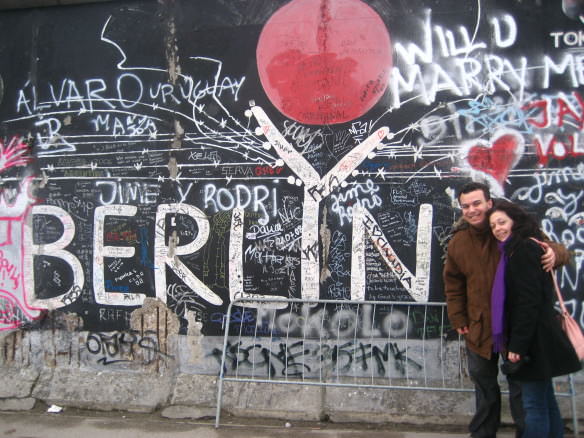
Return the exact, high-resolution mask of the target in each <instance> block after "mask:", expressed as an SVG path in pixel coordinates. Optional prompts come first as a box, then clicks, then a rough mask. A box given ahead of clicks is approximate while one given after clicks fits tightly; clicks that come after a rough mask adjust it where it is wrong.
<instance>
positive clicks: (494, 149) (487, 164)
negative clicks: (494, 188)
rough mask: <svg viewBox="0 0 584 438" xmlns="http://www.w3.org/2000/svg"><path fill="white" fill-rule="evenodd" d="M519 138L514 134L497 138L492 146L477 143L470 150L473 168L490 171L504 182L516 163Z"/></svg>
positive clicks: (469, 156) (470, 160) (499, 180)
mask: <svg viewBox="0 0 584 438" xmlns="http://www.w3.org/2000/svg"><path fill="white" fill-rule="evenodd" d="M518 145H519V140H518V139H517V137H516V136H515V135H513V134H504V135H502V136H500V137H499V138H497V139H496V140H495V141H494V142H493V144H492V145H491V147H487V146H480V145H476V146H473V147H471V148H470V150H469V151H468V156H467V160H468V163H469V164H470V165H471V167H472V168H473V169H476V170H480V171H481V172H485V173H488V174H489V175H491V176H493V177H494V178H495V179H496V180H497V181H498V182H499V184H501V185H502V184H503V183H504V182H505V180H506V179H507V175H509V170H511V168H512V167H513V165H514V161H515V157H516V154H517V146H518Z"/></svg>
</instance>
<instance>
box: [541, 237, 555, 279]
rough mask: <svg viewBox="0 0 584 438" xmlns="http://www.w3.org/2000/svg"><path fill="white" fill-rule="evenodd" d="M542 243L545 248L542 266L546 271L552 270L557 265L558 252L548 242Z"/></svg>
mask: <svg viewBox="0 0 584 438" xmlns="http://www.w3.org/2000/svg"><path fill="white" fill-rule="evenodd" d="M540 245H541V246H542V247H543V248H544V249H545V253H544V254H543V255H542V256H541V266H542V268H543V270H544V271H546V272H550V271H551V270H552V269H553V268H554V266H555V265H556V253H555V252H554V250H553V249H552V248H551V247H550V246H549V245H548V244H547V243H545V242H540Z"/></svg>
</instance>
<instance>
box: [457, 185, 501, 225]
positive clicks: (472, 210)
mask: <svg viewBox="0 0 584 438" xmlns="http://www.w3.org/2000/svg"><path fill="white" fill-rule="evenodd" d="M492 206H493V201H492V200H490V199H489V200H488V201H487V200H486V199H485V194H484V193H483V191H482V190H475V191H474V192H470V193H463V194H462V195H460V208H462V217H463V218H464V220H465V221H467V222H468V223H469V225H471V226H473V227H476V228H484V227H486V226H487V217H486V214H485V213H486V212H487V210H488V209H489V208H491V207H492Z"/></svg>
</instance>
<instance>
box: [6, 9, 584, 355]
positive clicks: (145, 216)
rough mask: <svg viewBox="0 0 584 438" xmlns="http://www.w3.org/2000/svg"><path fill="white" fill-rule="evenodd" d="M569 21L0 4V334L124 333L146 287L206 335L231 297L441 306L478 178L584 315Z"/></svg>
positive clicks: (581, 122)
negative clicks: (536, 237)
mask: <svg viewBox="0 0 584 438" xmlns="http://www.w3.org/2000/svg"><path fill="white" fill-rule="evenodd" d="M583 23H584V4H583V2H581V1H576V0H572V1H569V0H563V1H560V0H554V1H541V0H523V1H518V0H513V1H510V0H500V1H498V0H473V1H465V2H461V1H460V0H438V1H437V0H433V1H422V0H411V1H407V2H403V1H382V0H366V1H360V0H291V1H283V0H278V1H274V0H250V1H232V0H228V1H227V0H225V1H217V0H213V1H204V0H200V1H199V0H198V1H178V0H176V1H174V2H170V1H168V2H167V1H161V2H154V1H120V2H111V3H99V4H92V5H83V6H71V7H59V8H45V9H42V10H41V9H29V10H15V11H5V12H3V13H1V14H0V29H2V36H0V172H1V173H0V177H1V180H0V181H1V184H2V189H3V191H2V197H1V199H0V201H1V205H0V258H1V260H0V330H1V331H9V330H14V329H16V328H26V327H33V328H34V327H36V326H38V325H40V324H42V320H43V318H45V317H46V316H47V315H48V314H50V313H51V312H53V311H55V310H58V311H60V312H63V313H66V314H70V315H74V316H75V317H76V318H79V324H80V327H82V328H83V329H84V330H88V331H92V332H104V333H105V332H112V331H120V333H121V332H122V331H124V330H128V329H129V328H130V326H131V322H130V320H131V316H132V314H133V312H135V311H136V310H139V309H141V307H142V305H143V304H144V302H145V299H147V298H156V299H158V300H159V301H160V302H162V303H163V304H165V305H166V307H167V308H168V309H169V311H170V312H171V313H173V314H174V315H176V317H177V318H178V321H179V329H178V330H179V333H182V334H186V333H187V331H188V330H189V326H190V325H192V324H194V323H195V322H199V323H201V327H202V333H203V334H204V335H207V336H213V335H219V334H221V331H222V321H223V318H224V315H225V312H226V310H227V307H228V305H229V303H230V302H231V301H232V300H233V299H234V298H236V297H271V296H282V297H292V298H302V299H318V298H320V299H335V300H392V301H404V302H410V301H418V302H424V301H443V286H442V280H441V272H442V264H443V257H444V252H445V249H446V245H447V241H448V237H449V235H450V232H451V230H452V226H453V222H454V221H455V219H456V218H457V217H458V215H459V212H458V211H457V210H456V208H457V203H456V202H455V197H454V190H455V189H456V188H457V187H460V185H461V184H462V183H464V182H467V181H469V180H470V179H474V180H479V181H485V182H487V183H488V184H489V186H490V188H491V191H492V193H493V194H494V195H495V196H498V197H506V198H508V199H511V200H513V201H517V202H519V203H520V204H522V205H523V206H524V207H526V208H527V209H529V210H530V211H532V212H534V213H535V214H537V216H538V217H539V219H540V220H541V225H542V227H543V229H544V230H545V231H546V233H547V234H548V235H549V236H550V237H551V238H552V239H555V240H557V241H561V242H563V243H564V244H565V245H566V246H567V247H568V248H569V249H570V250H571V251H573V255H574V257H573V263H572V264H571V265H570V266H566V267H564V268H562V269H561V270H560V272H559V277H560V280H561V284H562V287H563V291H564V293H565V294H566V299H567V301H568V304H569V306H570V309H571V310H572V312H573V313H574V315H576V316H577V317H578V318H579V319H580V321H581V322H584V313H583V306H582V300H583V299H584V296H583V295H582V268H583V257H584V253H583V250H584V212H583V208H582V206H583V201H582V199H583V196H584V195H583V193H584V192H583V191H582V188H583V184H582V180H583V179H584V161H583V159H582V155H583V153H584V135H583V129H584V93H583V89H582V85H583V84H584V24H583ZM257 319H259V315H258V316H257V317H256V316H254V314H253V312H251V313H249V317H248V318H244V320H242V323H243V324H249V325H250V327H251V326H256V323H257ZM92 339H93V338H92ZM96 339H98V338H96ZM95 342H97V341H95ZM136 342H137V341H136ZM91 345H93V344H91Z"/></svg>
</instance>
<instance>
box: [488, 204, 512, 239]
mask: <svg viewBox="0 0 584 438" xmlns="http://www.w3.org/2000/svg"><path fill="white" fill-rule="evenodd" d="M489 224H490V225H491V232H492V233H493V235H494V236H495V238H496V239H497V240H498V241H500V242H503V241H504V240H506V239H507V237H509V236H510V235H511V228H512V227H513V220H512V219H511V218H510V217H509V216H507V213H505V212H504V211H496V212H494V213H493V214H491V217H490V218H489Z"/></svg>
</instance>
